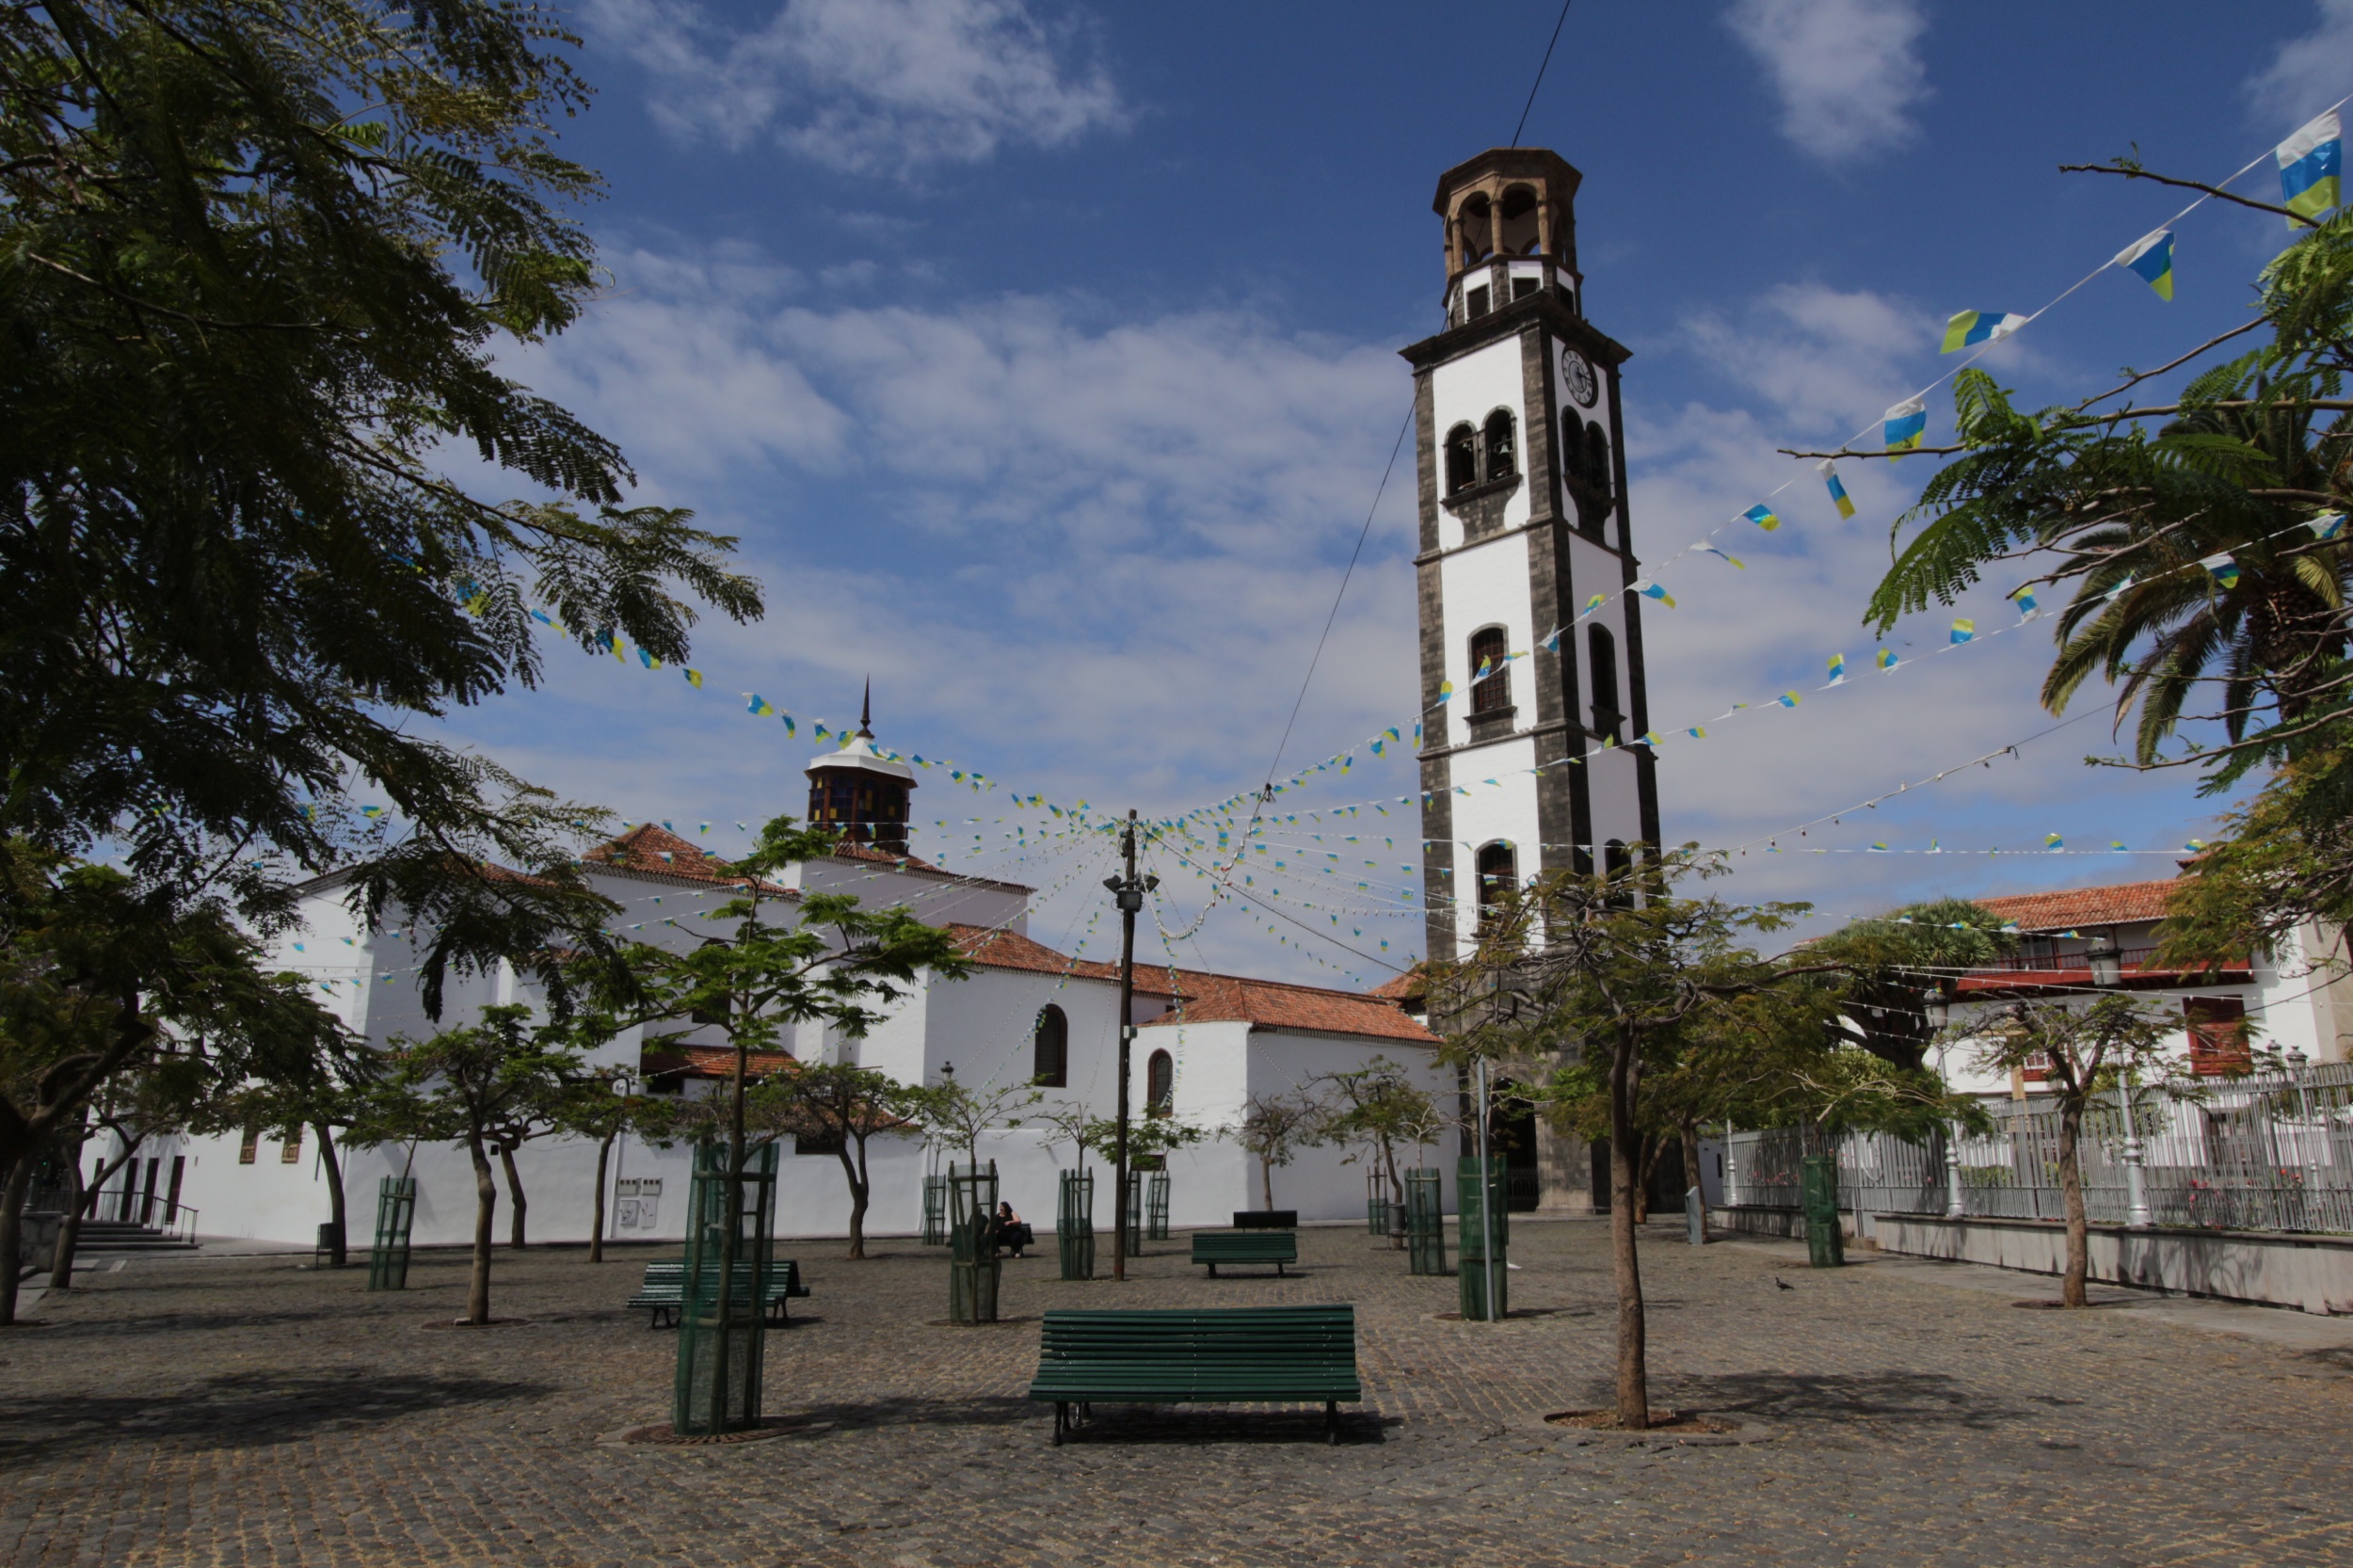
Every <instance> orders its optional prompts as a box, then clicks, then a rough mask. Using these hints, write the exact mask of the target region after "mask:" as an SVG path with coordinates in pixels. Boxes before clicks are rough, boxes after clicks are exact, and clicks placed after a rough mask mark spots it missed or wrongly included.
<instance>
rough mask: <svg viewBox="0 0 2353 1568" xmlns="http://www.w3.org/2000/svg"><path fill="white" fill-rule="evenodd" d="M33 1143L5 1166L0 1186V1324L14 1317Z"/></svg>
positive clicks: (35, 1156)
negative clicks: (19, 1242)
mask: <svg viewBox="0 0 2353 1568" xmlns="http://www.w3.org/2000/svg"><path fill="white" fill-rule="evenodd" d="M39 1160H40V1144H34V1145H33V1146H32V1147H30V1148H28V1149H26V1150H25V1151H24V1153H23V1154H22V1155H19V1156H18V1157H17V1161H16V1163H15V1164H14V1165H11V1166H9V1167H8V1186H7V1187H6V1188H5V1189H0V1325H6V1324H8V1323H13V1322H15V1321H16V1280H17V1257H16V1253H17V1238H18V1237H19V1236H21V1235H22V1234H23V1233H24V1203H25V1200H26V1199H28V1198H30V1197H31V1196H32V1195H33V1166H34V1165H35V1164H36V1163H38V1162H39Z"/></svg>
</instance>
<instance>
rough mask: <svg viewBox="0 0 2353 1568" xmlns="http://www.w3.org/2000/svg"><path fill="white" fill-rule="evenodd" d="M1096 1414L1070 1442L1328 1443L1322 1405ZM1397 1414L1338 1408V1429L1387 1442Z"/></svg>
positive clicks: (1356, 1439)
mask: <svg viewBox="0 0 2353 1568" xmlns="http://www.w3.org/2000/svg"><path fill="white" fill-rule="evenodd" d="M1030 1408H1031V1409H1032V1411H1037V1412H1042V1413H1043V1414H1044V1416H1045V1417H1046V1419H1045V1420H1044V1422H1042V1423H1041V1425H1040V1427H1039V1432H1038V1435H1039V1438H1040V1440H1041V1441H1043V1440H1045V1439H1046V1438H1048V1437H1049V1436H1050V1435H1051V1433H1052V1431H1053V1424H1054V1422H1053V1408H1054V1407H1053V1406H1051V1405H1046V1404H1039V1405H1032V1406H1031V1407H1030ZM1094 1410H1095V1414H1094V1416H1092V1417H1091V1418H1090V1419H1087V1420H1084V1421H1081V1422H1080V1423H1079V1424H1078V1425H1077V1426H1075V1427H1073V1428H1072V1429H1071V1433H1070V1437H1069V1439H1068V1441H1069V1442H1071V1443H1074V1444H1076V1445H1078V1446H1079V1447H1080V1448H1084V1447H1085V1446H1086V1445H1088V1444H1090V1443H1128V1444H1135V1443H1155V1444H1168V1445H1175V1446H1183V1447H1194V1448H1200V1447H1207V1446H1209V1445H1210V1444H1226V1443H1234V1444H1248V1445H1254V1446H1257V1445H1268V1444H1282V1445H1289V1444H1296V1443H1311V1444H1314V1445H1316V1446H1317V1447H1319V1448H1320V1447H1322V1446H1323V1444H1324V1432H1323V1412H1322V1411H1321V1410H1267V1409H1264V1408H1253V1407H1250V1406H1247V1405H1241V1406H1232V1407H1221V1406H1215V1405H1198V1406H1196V1405H1181V1406H1179V1405H1129V1404H1098V1405H1096V1406H1095V1407H1094ZM1403 1424H1404V1423H1403V1421H1402V1419H1401V1417H1399V1416H1380V1415H1376V1414H1374V1413H1373V1412H1370V1411H1363V1410H1347V1409H1343V1410H1341V1412H1340V1421H1339V1434H1340V1442H1341V1443H1342V1444H1343V1445H1350V1444H1367V1443H1384V1442H1386V1441H1387V1440H1388V1439H1387V1436H1386V1432H1387V1430H1388V1429H1389V1428H1390V1427H1394V1426H1401V1425H1403Z"/></svg>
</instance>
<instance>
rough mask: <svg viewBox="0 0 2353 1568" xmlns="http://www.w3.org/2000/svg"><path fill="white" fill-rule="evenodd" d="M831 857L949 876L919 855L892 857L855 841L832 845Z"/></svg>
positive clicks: (847, 840) (886, 851)
mask: <svg viewBox="0 0 2353 1568" xmlns="http://www.w3.org/2000/svg"><path fill="white" fill-rule="evenodd" d="M833 857H834V858H835V859H837V860H867V861H872V862H874V863H875V864H878V865H884V866H904V867H905V868H907V870H909V871H916V872H934V873H936V874H937V875H940V876H947V875H949V874H951V873H949V872H943V871H940V869H939V868H938V867H937V866H935V865H933V864H932V863H931V862H930V861H929V860H926V859H924V858H923V857H922V856H920V855H893V854H891V853H890V852H889V851H888V850H881V849H876V848H875V847H874V846H873V845H872V844H861V843H859V842H858V841H857V840H855V839H844V840H841V841H840V843H838V844H836V845H834V846H833Z"/></svg>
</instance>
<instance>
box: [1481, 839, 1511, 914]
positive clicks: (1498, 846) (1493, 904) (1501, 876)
mask: <svg viewBox="0 0 2353 1568" xmlns="http://www.w3.org/2000/svg"><path fill="white" fill-rule="evenodd" d="M1519 885H1520V862H1519V856H1517V855H1516V854H1515V853H1513V849H1512V846H1511V845H1510V844H1506V843H1493V844H1489V845H1487V846H1486V847H1485V848H1484V849H1481V851H1480V852H1479V923H1480V924H1481V925H1484V924H1486V923H1487V922H1488V921H1489V920H1492V919H1494V918H1495V916H1496V915H1497V912H1498V911H1500V910H1501V908H1502V906H1503V905H1504V904H1506V903H1508V902H1509V901H1510V899H1511V897H1512V895H1513V893H1514V892H1516V891H1518V889H1519Z"/></svg>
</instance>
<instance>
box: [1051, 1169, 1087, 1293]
mask: <svg viewBox="0 0 2353 1568" xmlns="http://www.w3.org/2000/svg"><path fill="white" fill-rule="evenodd" d="M1054 1244H1055V1246H1056V1247H1057V1248H1058V1249H1059V1250H1060V1251H1061V1253H1062V1277H1063V1278H1064V1279H1093V1278H1094V1277H1095V1178H1094V1177H1093V1176H1082V1175H1080V1173H1079V1172H1077V1171H1064V1172H1063V1174H1062V1205H1061V1207H1060V1208H1058V1209H1057V1210H1056V1211H1055V1215H1054Z"/></svg>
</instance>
